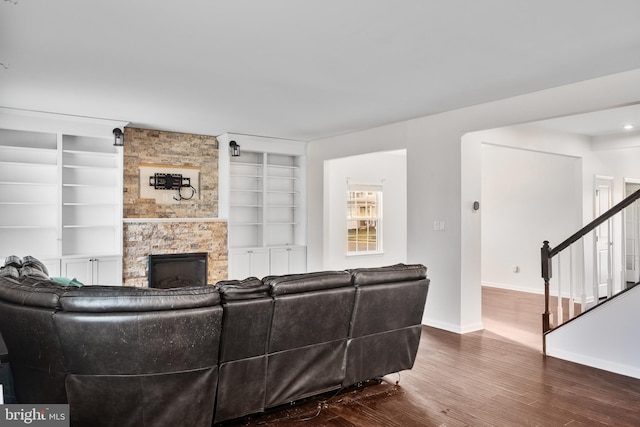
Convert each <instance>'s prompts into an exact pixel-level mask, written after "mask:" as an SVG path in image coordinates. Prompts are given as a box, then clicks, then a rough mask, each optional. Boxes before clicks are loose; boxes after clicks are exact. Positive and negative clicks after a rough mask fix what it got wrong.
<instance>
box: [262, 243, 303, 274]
mask: <svg viewBox="0 0 640 427" xmlns="http://www.w3.org/2000/svg"><path fill="white" fill-rule="evenodd" d="M306 269H307V251H306V248H305V247H304V246H292V247H280V248H271V249H270V250H269V273H270V274H273V275H283V274H298V273H304V272H306Z"/></svg>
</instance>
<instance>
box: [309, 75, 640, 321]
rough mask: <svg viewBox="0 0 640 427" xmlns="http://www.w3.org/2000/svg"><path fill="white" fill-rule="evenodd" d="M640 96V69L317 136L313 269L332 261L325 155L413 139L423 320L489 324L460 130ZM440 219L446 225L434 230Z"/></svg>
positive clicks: (473, 175)
mask: <svg viewBox="0 0 640 427" xmlns="http://www.w3.org/2000/svg"><path fill="white" fill-rule="evenodd" d="M639 101H640V69H638V70H633V71H629V72H625V73H620V74H615V75H611V76H606V77H602V78H598V79H593V80H588V81H584V82H579V83H574V84H570V85H566V86H562V87H557V88H553V89H548V90H544V91H539V92H535V93H531V94H526V95H521V96H517V97H513V98H509V99H505V100H500V101H495V102H490V103H485V104H481V105H477V106H473V107H469V108H464V109H459V110H455V111H451V112H447V113H443V114H437V115H432V116H426V117H422V118H418V119H413V120H409V121H404V122H400V123H395V124H391V125H387V126H382V127H379V128H375V129H369V130H365V131H361V132H355V133H351V134H347V135H342V136H336V137H332V138H326V139H322V140H318V141H313V142H311V143H309V145H308V150H307V160H308V174H309V180H308V194H309V205H308V211H307V212H308V261H309V269H310V270H313V269H321V268H322V266H323V263H324V262H325V260H324V257H323V247H324V246H323V238H324V236H325V233H324V230H323V227H324V222H323V217H322V216H323V212H324V206H323V203H324V201H323V197H319V196H320V195H322V194H323V185H324V176H323V174H324V162H325V161H326V160H330V159H335V158H340V157H346V156H352V155H358V154H365V153H372V152H376V151H385V150H396V149H406V150H407V206H408V211H407V230H409V231H408V232H407V261H408V262H420V263H423V264H425V265H426V266H427V267H428V268H429V273H428V274H429V277H430V278H431V286H430V289H429V297H428V298H427V306H426V308H425V314H424V317H423V322H424V323H425V324H427V325H432V326H436V327H439V328H443V329H447V330H450V331H454V332H466V331H470V330H474V329H477V328H479V327H481V326H482V322H481V315H482V313H481V300H480V291H479V289H480V282H481V270H480V263H479V260H480V243H481V241H480V221H479V216H478V215H477V214H474V212H473V211H472V209H470V208H469V206H470V205H469V202H472V201H473V200H474V199H475V200H479V199H480V196H481V194H480V184H479V183H480V167H479V166H476V167H473V165H474V162H473V158H474V156H478V154H479V153H477V152H476V151H478V147H477V146H476V144H468V145H465V144H461V140H462V136H463V135H464V134H465V133H468V132H474V131H479V130H484V129H494V128H499V127H504V126H512V125H515V124H520V123H527V122H532V121H537V120H542V119H547V118H552V117H558V116H563V115H570V114H578V113H583V112H587V111H594V110H599V109H607V108H613V107H616V106H620V105H624V104H628V103H633V102H639ZM476 159H477V161H476V162H477V163H478V164H479V162H480V159H479V157H476ZM463 164H464V165H465V167H464V168H463ZM467 165H472V167H467ZM314 195H318V197H314ZM435 220H443V221H445V223H446V229H445V230H444V231H435V230H433V223H434V221H435Z"/></svg>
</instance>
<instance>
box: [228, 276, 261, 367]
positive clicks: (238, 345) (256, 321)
mask: <svg viewBox="0 0 640 427" xmlns="http://www.w3.org/2000/svg"><path fill="white" fill-rule="evenodd" d="M216 288H217V289H218V291H219V292H220V296H221V297H222V301H223V307H224V315H223V321H222V336H221V339H220V362H229V361H232V360H239V359H245V358H249V357H254V356H259V355H263V354H265V353H266V351H267V342H268V339H269V333H270V331H271V318H272V316H273V300H272V299H271V296H270V295H269V286H268V285H267V284H265V283H263V282H262V281H261V280H259V279H257V278H255V277H250V278H248V279H245V280H241V281H240V280H226V281H222V282H218V283H217V284H216Z"/></svg>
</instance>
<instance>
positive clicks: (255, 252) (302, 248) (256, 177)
mask: <svg viewBox="0 0 640 427" xmlns="http://www.w3.org/2000/svg"><path fill="white" fill-rule="evenodd" d="M232 138H233V140H235V141H237V142H238V143H239V145H240V147H241V154H240V156H238V157H231V156H228V153H227V152H226V147H228V143H229V141H230V140H231V139H232ZM218 140H219V142H220V144H221V149H220V150H221V152H220V154H221V156H220V158H221V162H223V163H222V164H221V170H222V171H224V170H225V164H224V161H225V159H226V161H227V162H228V218H229V227H228V230H229V236H228V242H229V277H230V278H234V279H241V278H244V277H249V276H257V277H264V276H266V275H269V274H288V273H302V272H304V271H306V229H305V216H306V215H305V208H306V199H305V179H306V168H305V166H306V165H305V156H304V152H305V149H304V143H303V142H300V141H286V140H275V139H271V138H262V137H253V136H246V135H230V134H225V135H223V136H221V137H218ZM225 144H226V145H225ZM222 176H223V177H224V176H225V175H224V172H223V174H222ZM221 187H222V189H223V190H221V191H222V194H223V197H222V200H223V201H222V203H221V205H222V206H225V205H226V203H225V199H224V188H225V183H224V182H223V184H222V186H221ZM222 212H223V215H224V208H223V210H222Z"/></svg>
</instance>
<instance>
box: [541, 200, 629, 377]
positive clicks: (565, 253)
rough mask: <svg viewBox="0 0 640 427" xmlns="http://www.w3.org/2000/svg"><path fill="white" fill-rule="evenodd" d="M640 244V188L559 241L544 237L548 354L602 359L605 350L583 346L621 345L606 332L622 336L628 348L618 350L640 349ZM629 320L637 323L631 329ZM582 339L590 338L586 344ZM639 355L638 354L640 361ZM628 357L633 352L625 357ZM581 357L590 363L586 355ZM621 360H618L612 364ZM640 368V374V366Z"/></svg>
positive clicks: (545, 344) (544, 322)
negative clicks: (637, 318)
mask: <svg viewBox="0 0 640 427" xmlns="http://www.w3.org/2000/svg"><path fill="white" fill-rule="evenodd" d="M639 249H640V190H638V191H636V192H634V193H633V194H631V195H630V196H628V197H627V198H625V199H624V200H622V201H621V202H620V203H618V204H617V205H615V206H614V207H612V208H611V209H609V210H608V211H607V212H605V213H604V214H602V215H601V216H600V217H598V218H596V219H595V220H593V221H592V222H591V223H589V224H587V225H586V226H585V227H583V228H582V229H581V230H579V231H577V232H576V233H574V234H573V235H572V236H570V237H569V238H567V239H566V240H565V241H563V242H562V243H560V244H559V245H557V246H556V247H551V245H550V243H549V242H548V241H544V243H543V246H542V248H541V250H540V255H541V266H542V278H543V279H544V289H545V292H544V293H545V308H544V313H543V314H542V332H543V342H542V344H543V352H544V354H545V355H551V356H558V357H561V358H566V359H569V360H571V358H569V357H562V356H560V355H561V354H564V353H567V354H569V353H571V354H574V355H579V356H580V357H578V358H582V359H585V360H588V359H591V358H595V359H598V360H599V359H600V356H601V355H600V356H593V357H592V356H590V355H589V354H584V353H580V352H586V353H590V352H594V353H595V354H600V352H599V350H598V348H600V349H602V347H603V346H604V347H606V346H614V345H615V344H614V343H613V342H609V341H610V340H604V341H603V340H602V338H603V335H604V336H606V337H607V338H611V337H618V338H620V339H617V342H618V345H620V346H621V347H622V348H621V349H620V350H618V352H627V353H628V352H629V351H631V352H632V353H633V352H635V353H640V346H638V345H637V344H636V343H637V342H638V339H639V338H640V337H639V335H640V333H639V332H638V329H637V327H634V326H633V325H634V324H635V325H637V324H638V321H637V320H633V318H635V317H637V316H640V315H638V314H636V313H640V286H638V287H635V285H637V284H638V282H640V277H639V276H640V250H639ZM552 272H554V273H555V274H552ZM612 319H613V320H612ZM609 323H613V324H612V325H610V326H611V328H612V329H609V330H608V329H606V328H604V325H608V324H609ZM626 325H629V326H631V327H630V328H629V329H627V328H626ZM625 331H627V332H625ZM625 334H630V335H627V336H625ZM581 340H585V343H583V344H580V342H581ZM614 341H616V340H614ZM606 342H609V344H605V343H606ZM627 342H634V344H633V347H632V348H627V345H626V344H625V343H627ZM589 343H594V345H591V344H589ZM571 348H572V349H573V350H567V349H571ZM563 351H564V353H563ZM607 354H608V353H607ZM639 356H640V354H637V355H636V356H635V357H636V359H637V360H639V362H637V363H640V357H639ZM626 357H628V354H626V355H624V357H623V359H624V358H626ZM574 359H575V357H574ZM614 359H615V357H614ZM576 361H577V360H576ZM579 363H583V364H589V363H585V362H584V360H583V361H579ZM603 363H604V365H607V364H608V362H606V361H605V362H603ZM603 363H600V365H603ZM619 363H620V361H615V360H614V361H611V363H610V364H612V365H617V364H619ZM637 363H636V364H637ZM597 367H603V366H597ZM604 368H605V369H606V367H604ZM635 369H636V368H632V370H635ZM637 369H638V373H639V374H640V366H638V367H637ZM608 370H613V371H614V372H615V371H616V369H608ZM618 371H619V370H618ZM625 373H626V371H625Z"/></svg>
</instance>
